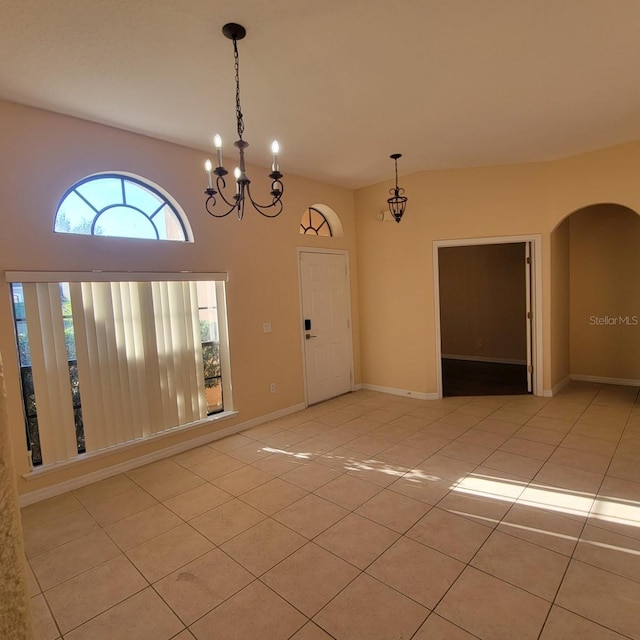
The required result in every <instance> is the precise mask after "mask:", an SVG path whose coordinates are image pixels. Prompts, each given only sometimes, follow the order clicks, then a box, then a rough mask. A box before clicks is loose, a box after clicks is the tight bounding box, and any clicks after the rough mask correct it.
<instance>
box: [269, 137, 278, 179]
mask: <svg viewBox="0 0 640 640" xmlns="http://www.w3.org/2000/svg"><path fill="white" fill-rule="evenodd" d="M279 152H280V145H279V144H278V141H277V140H274V141H273V142H272V143H271V153H272V154H273V162H272V163H271V171H274V172H275V171H279V170H280V168H279V167H278V153H279Z"/></svg>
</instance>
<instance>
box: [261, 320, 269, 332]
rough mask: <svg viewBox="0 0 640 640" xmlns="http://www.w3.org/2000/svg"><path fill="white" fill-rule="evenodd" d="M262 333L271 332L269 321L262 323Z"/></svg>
mask: <svg viewBox="0 0 640 640" xmlns="http://www.w3.org/2000/svg"><path fill="white" fill-rule="evenodd" d="M262 333H271V323H270V322H265V323H264V324H263V325H262Z"/></svg>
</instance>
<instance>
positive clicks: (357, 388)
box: [351, 383, 362, 391]
mask: <svg viewBox="0 0 640 640" xmlns="http://www.w3.org/2000/svg"><path fill="white" fill-rule="evenodd" d="M361 389H362V385H361V384H360V383H358V384H354V385H353V386H352V387H351V391H360V390H361Z"/></svg>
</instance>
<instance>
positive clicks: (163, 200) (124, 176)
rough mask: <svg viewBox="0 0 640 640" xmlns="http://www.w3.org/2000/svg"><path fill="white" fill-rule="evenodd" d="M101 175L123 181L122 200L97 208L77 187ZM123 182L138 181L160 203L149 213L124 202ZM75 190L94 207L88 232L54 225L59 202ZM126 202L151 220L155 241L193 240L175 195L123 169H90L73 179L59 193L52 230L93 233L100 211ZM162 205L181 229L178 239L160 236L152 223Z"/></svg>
mask: <svg viewBox="0 0 640 640" xmlns="http://www.w3.org/2000/svg"><path fill="white" fill-rule="evenodd" d="M103 179H115V180H120V181H121V185H122V189H121V192H122V201H121V202H113V203H110V204H108V205H106V206H103V207H101V208H100V209H97V208H96V206H94V205H93V204H92V203H91V202H90V201H89V200H87V198H86V197H84V196H83V195H82V194H81V193H80V192H79V191H78V189H79V188H80V187H82V186H83V185H85V184H87V183H90V182H93V181H97V180H103ZM125 182H129V183H131V184H134V185H138V186H140V187H142V188H143V189H145V190H147V191H149V192H150V193H152V194H153V195H154V196H155V197H157V198H158V200H159V206H158V207H157V208H156V210H155V211H153V212H151V214H149V213H147V212H146V211H143V210H142V209H140V208H139V207H136V206H134V205H130V204H127V202H126V193H125V189H124V184H125ZM73 193H75V194H76V195H77V196H78V197H79V198H80V199H82V200H83V201H84V202H85V203H86V204H87V206H89V207H90V208H91V209H93V210H94V211H95V216H94V218H93V220H92V222H91V232H90V233H78V232H67V231H59V230H57V229H56V225H57V222H58V216H59V214H60V209H61V207H62V205H63V204H64V202H65V200H66V199H67V198H68V197H69V196H70V195H71V194H73ZM122 206H125V207H127V208H130V209H132V210H135V211H137V212H138V213H140V214H142V215H144V216H145V217H146V218H147V219H148V220H149V222H150V223H151V224H152V226H153V229H154V231H155V234H156V237H155V238H153V239H154V240H158V241H164V242H193V232H192V230H191V225H190V224H189V220H188V218H187V216H186V214H185V212H184V210H183V209H182V207H181V206H180V205H179V204H178V202H177V201H176V199H175V198H174V197H173V196H172V195H171V194H170V193H168V192H167V191H166V190H165V189H163V188H162V187H161V186H160V185H158V184H156V183H154V182H152V181H151V180H148V179H146V178H143V177H142V176H138V175H135V174H132V173H128V172H125V171H105V172H99V173H93V174H91V175H88V176H86V177H84V178H82V179H81V180H78V181H77V182H75V183H74V184H72V185H71V186H70V187H69V188H68V189H67V190H66V191H65V192H64V194H63V195H62V197H61V198H60V200H59V202H58V206H57V207H56V213H55V217H54V225H53V230H54V233H75V234H77V235H92V236H95V235H97V234H96V233H95V230H96V226H97V224H98V223H99V218H100V216H101V215H103V214H104V213H105V212H107V211H108V210H109V209H112V208H114V207H122ZM164 207H168V208H169V210H170V211H171V212H172V213H173V215H174V217H175V219H176V220H177V222H178V224H179V227H180V230H181V231H182V235H183V237H182V238H180V239H173V238H161V237H160V234H159V232H158V227H157V225H156V224H155V222H154V220H153V217H154V216H155V215H156V214H158V213H159V212H160V211H162V209H163V208H164ZM105 237H111V238H121V239H140V238H136V237H135V236H126V235H107V236H105Z"/></svg>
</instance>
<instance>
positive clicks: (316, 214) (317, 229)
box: [300, 207, 333, 237]
mask: <svg viewBox="0 0 640 640" xmlns="http://www.w3.org/2000/svg"><path fill="white" fill-rule="evenodd" d="M300 233H301V234H306V235H312V236H329V237H331V236H333V230H332V229H331V225H330V224H329V221H328V220H327V218H326V216H325V215H324V214H323V213H322V212H321V211H320V210H319V209H316V208H315V207H309V208H308V209H307V210H306V211H305V212H304V213H303V214H302V218H301V219H300Z"/></svg>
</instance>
